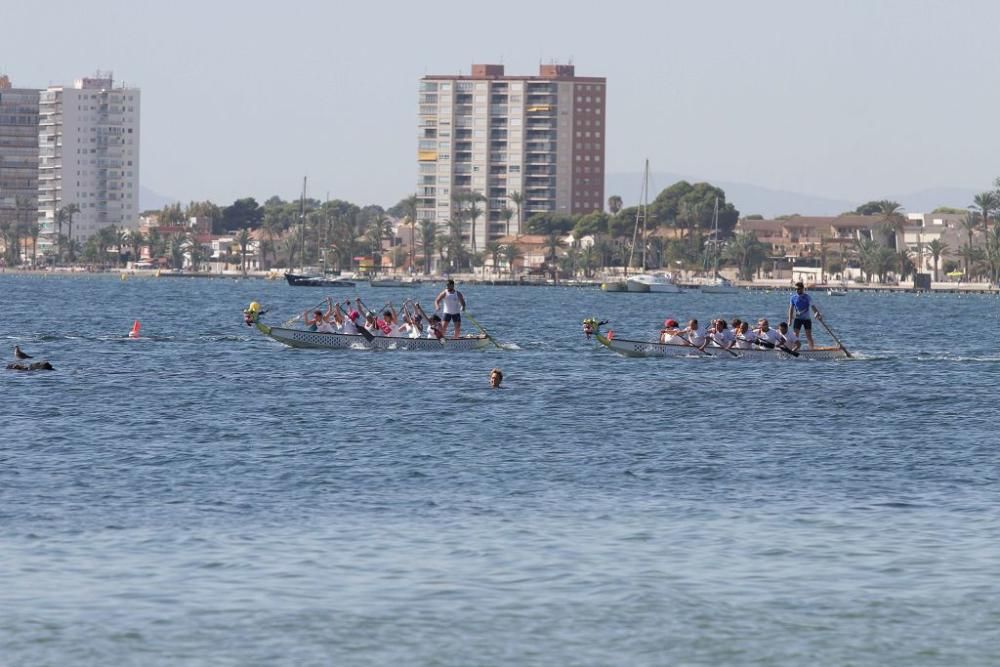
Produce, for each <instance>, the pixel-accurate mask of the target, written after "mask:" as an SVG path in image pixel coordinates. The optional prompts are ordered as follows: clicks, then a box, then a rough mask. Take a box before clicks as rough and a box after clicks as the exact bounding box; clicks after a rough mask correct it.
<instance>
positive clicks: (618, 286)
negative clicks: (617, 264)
mask: <svg viewBox="0 0 1000 667" xmlns="http://www.w3.org/2000/svg"><path fill="white" fill-rule="evenodd" d="M601 291H604V292H627V291H628V283H627V282H626V281H624V280H609V281H607V282H603V283H601Z"/></svg>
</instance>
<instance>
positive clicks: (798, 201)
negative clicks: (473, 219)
mask: <svg viewBox="0 0 1000 667" xmlns="http://www.w3.org/2000/svg"><path fill="white" fill-rule="evenodd" d="M680 180H686V181H689V182H691V183H696V182H699V181H708V182H709V183H712V184H713V185H717V186H719V187H720V188H722V189H723V190H725V192H726V201H728V202H730V203H732V204H733V205H734V206H735V207H736V208H738V209H739V211H740V215H752V214H754V213H757V214H760V215H763V216H764V217H766V218H771V217H774V216H778V215H788V214H791V213H800V214H802V215H838V214H840V213H844V212H845V211H853V210H854V209H855V208H857V207H858V206H859V205H860V204H863V203H864V202H865V201H868V200H867V199H858V200H854V201H851V200H847V199H836V198H833V197H823V196H820V195H809V194H803V193H801V192H788V191H786V190H774V189H771V188H765V187H762V186H759V185H752V184H750V183H734V182H732V181H719V180H715V179H713V178H696V177H693V176H685V175H681V174H672V173H664V172H656V173H651V174H650V175H649V181H650V183H649V190H650V192H649V197H650V199H653V198H654V197H656V195H657V194H659V192H660V191H661V190H663V189H664V188H666V187H668V186H670V185H672V184H673V183H676V182H677V181H680ZM641 190H642V174H640V173H638V172H636V173H613V174H608V175H607V178H606V179H605V193H606V194H607V196H611V195H620V196H621V198H622V199H623V200H624V202H625V205H626V206H632V205H634V204H637V203H639V197H640V193H641ZM977 193H978V192H977V191H976V190H972V189H971V188H950V187H941V188H926V189H923V190H918V191H916V192H911V193H909V194H901V195H891V196H887V197H886V199H891V200H893V201H897V202H899V203H900V205H902V207H903V209H904V210H905V211H906V212H910V213H929V212H930V211H933V210H934V209H935V208H937V207H939V206H954V207H956V208H965V207H966V206H968V205H969V204H970V203H972V198H973V197H974V196H975V195H976V194H977ZM880 199H881V197H880Z"/></svg>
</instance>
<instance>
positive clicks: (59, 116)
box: [38, 73, 140, 252]
mask: <svg viewBox="0 0 1000 667" xmlns="http://www.w3.org/2000/svg"><path fill="white" fill-rule="evenodd" d="M113 83H114V82H113V80H112V77H111V75H110V73H109V74H101V73H98V74H97V76H95V77H93V78H84V79H79V80H77V81H76V82H75V83H74V85H73V86H72V87H65V86H52V87H49V88H48V89H47V90H43V91H42V92H41V97H40V100H39V135H38V146H39V183H38V221H39V225H40V226H41V238H40V239H39V244H38V247H39V250H40V251H42V252H48V251H51V250H52V249H53V248H54V247H55V245H56V234H57V233H58V232H59V230H58V225H57V224H56V214H57V212H58V211H59V210H60V209H61V208H63V207H66V206H69V205H70V204H75V205H76V206H77V207H79V209H80V212H79V213H77V214H75V215H74V216H73V225H72V235H73V238H74V239H77V240H79V241H81V242H83V241H86V239H88V238H89V237H90V236H92V235H93V234H95V233H96V232H97V231H98V230H99V229H101V228H102V227H107V226H108V225H115V226H117V227H120V228H127V229H135V228H137V227H138V225H139V109H140V107H139V89H138V88H127V87H125V86H119V87H117V88H115V87H114V85H113ZM62 233H63V234H64V235H66V236H68V235H69V234H70V230H69V228H68V227H67V226H66V225H65V224H64V225H63V229H62Z"/></svg>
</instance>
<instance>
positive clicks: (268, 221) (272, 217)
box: [260, 208, 282, 268]
mask: <svg viewBox="0 0 1000 667" xmlns="http://www.w3.org/2000/svg"><path fill="white" fill-rule="evenodd" d="M260 229H261V231H262V232H263V234H264V236H266V237H267V241H268V243H267V246H266V248H269V249H270V250H271V260H272V262H277V251H276V246H275V244H274V239H275V238H276V237H277V236H278V234H279V233H280V232H281V230H282V224H281V216H280V213H279V211H278V210H276V209H273V208H271V209H268V210H266V211H265V212H264V219H263V220H261V222H260ZM262 250H263V248H262ZM261 261H262V262H263V263H264V265H265V266H266V267H267V268H270V264H269V263H268V262H267V256H266V253H264V252H261Z"/></svg>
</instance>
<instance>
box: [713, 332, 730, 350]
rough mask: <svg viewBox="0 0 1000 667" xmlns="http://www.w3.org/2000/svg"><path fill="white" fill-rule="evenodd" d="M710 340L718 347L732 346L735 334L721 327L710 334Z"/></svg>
mask: <svg viewBox="0 0 1000 667" xmlns="http://www.w3.org/2000/svg"><path fill="white" fill-rule="evenodd" d="M712 342H713V343H715V344H716V345H718V346H719V347H732V345H733V343H735V342H736V336H734V335H733V332H732V331H730V330H729V329H723V330H722V331H716V332H715V333H713V334H712Z"/></svg>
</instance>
